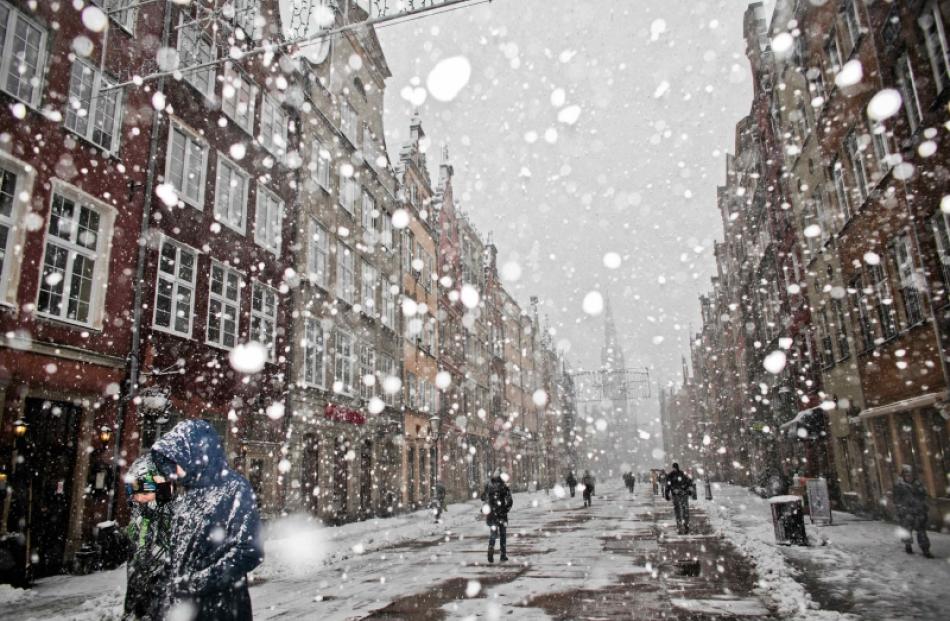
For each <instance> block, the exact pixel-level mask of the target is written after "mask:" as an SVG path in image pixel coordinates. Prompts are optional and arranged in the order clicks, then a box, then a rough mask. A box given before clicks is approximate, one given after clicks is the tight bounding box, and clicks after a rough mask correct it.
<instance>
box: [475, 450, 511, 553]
mask: <svg viewBox="0 0 950 621" xmlns="http://www.w3.org/2000/svg"><path fill="white" fill-rule="evenodd" d="M482 502H483V503H485V505H484V506H483V507H482V511H483V512H484V513H485V521H486V522H487V523H488V528H489V531H490V532H489V535H488V562H489V563H494V562H495V538H496V537H497V538H498V539H499V540H500V544H501V560H502V561H507V560H508V537H507V534H508V512H509V511H510V510H511V505H513V504H514V499H513V498H512V497H511V488H509V487H508V485H506V484H505V477H504V476H503V475H502V471H501V469H500V468H498V469H496V470H495V472H494V473H493V474H492V478H491V480H490V481H489V482H488V483H486V484H485V491H484V492H482Z"/></svg>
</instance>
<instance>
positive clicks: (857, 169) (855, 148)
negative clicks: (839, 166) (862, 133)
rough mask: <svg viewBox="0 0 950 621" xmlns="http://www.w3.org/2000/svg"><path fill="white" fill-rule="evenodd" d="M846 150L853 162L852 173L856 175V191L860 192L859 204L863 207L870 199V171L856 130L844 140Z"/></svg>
mask: <svg viewBox="0 0 950 621" xmlns="http://www.w3.org/2000/svg"><path fill="white" fill-rule="evenodd" d="M844 148H845V151H846V152H847V153H848V159H849V160H850V161H851V172H852V174H853V175H854V185H855V189H857V191H858V204H859V205H863V204H864V201H866V200H867V198H868V170H867V166H866V164H865V162H864V149H862V148H861V145H860V144H859V143H858V135H857V133H856V131H855V130H853V129H852V130H851V131H850V132H848V135H847V136H845V139H844Z"/></svg>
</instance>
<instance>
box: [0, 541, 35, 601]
mask: <svg viewBox="0 0 950 621" xmlns="http://www.w3.org/2000/svg"><path fill="white" fill-rule="evenodd" d="M0 584H10V585H12V586H15V587H17V588H22V589H25V588H26V587H28V586H29V585H30V575H29V572H28V571H27V565H26V537H24V536H23V533H7V534H6V535H3V536H2V537H0Z"/></svg>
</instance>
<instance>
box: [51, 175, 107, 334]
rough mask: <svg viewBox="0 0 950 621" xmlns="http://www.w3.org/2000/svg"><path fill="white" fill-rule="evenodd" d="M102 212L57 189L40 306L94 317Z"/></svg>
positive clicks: (81, 318) (72, 316)
mask: <svg viewBox="0 0 950 621" xmlns="http://www.w3.org/2000/svg"><path fill="white" fill-rule="evenodd" d="M100 221H101V214H100V213H99V211H98V210H96V209H95V208H94V207H92V206H91V205H86V204H81V203H79V202H77V201H75V200H72V199H70V198H66V197H65V196H63V195H61V194H58V193H54V194H53V202H52V208H51V210H50V219H49V228H48V230H47V234H46V249H45V251H44V253H43V270H42V273H41V279H40V292H39V299H38V300H37V304H36V307H37V310H38V311H39V312H40V313H42V314H44V315H50V316H52V317H58V318H60V319H67V320H70V321H76V322H79V323H84V324H88V323H91V321H92V307H93V298H94V295H95V294H94V290H95V288H94V286H93V284H94V279H95V276H96V262H97V261H101V260H102V258H101V257H100V256H99V238H100V235H101V233H102V231H100Z"/></svg>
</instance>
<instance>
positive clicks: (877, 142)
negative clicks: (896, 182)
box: [871, 123, 891, 176]
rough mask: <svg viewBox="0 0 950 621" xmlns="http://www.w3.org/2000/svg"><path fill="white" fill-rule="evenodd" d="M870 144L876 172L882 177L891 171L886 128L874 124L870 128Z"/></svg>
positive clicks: (889, 142)
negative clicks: (875, 161)
mask: <svg viewBox="0 0 950 621" xmlns="http://www.w3.org/2000/svg"><path fill="white" fill-rule="evenodd" d="M871 142H872V143H873V144H874V157H875V158H877V162H878V170H879V171H880V175H881V176H884V175H885V174H887V171H889V170H890V169H891V139H890V136H888V135H887V126H885V125H884V123H874V125H873V127H872V128H871Z"/></svg>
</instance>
